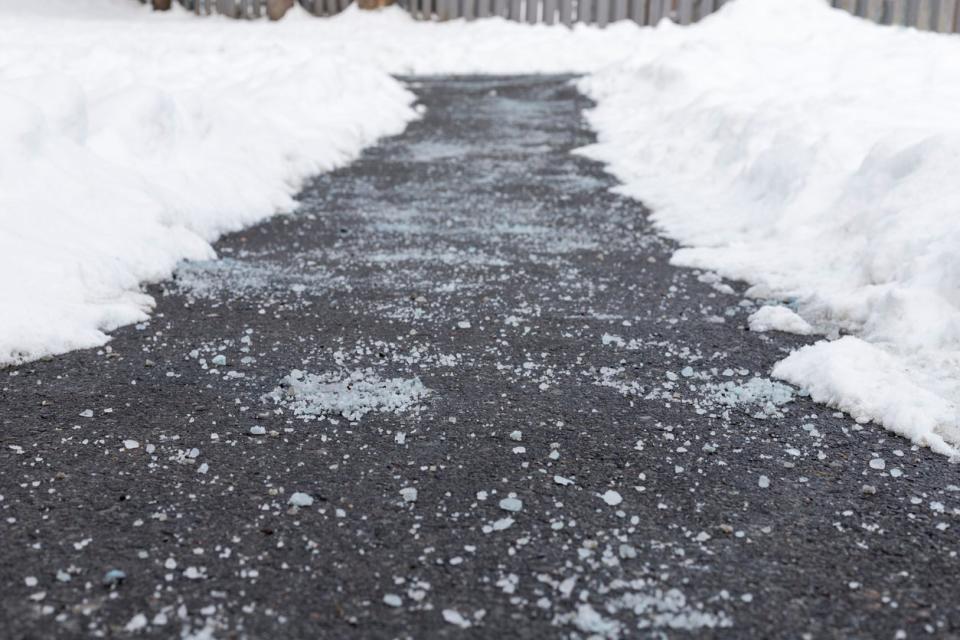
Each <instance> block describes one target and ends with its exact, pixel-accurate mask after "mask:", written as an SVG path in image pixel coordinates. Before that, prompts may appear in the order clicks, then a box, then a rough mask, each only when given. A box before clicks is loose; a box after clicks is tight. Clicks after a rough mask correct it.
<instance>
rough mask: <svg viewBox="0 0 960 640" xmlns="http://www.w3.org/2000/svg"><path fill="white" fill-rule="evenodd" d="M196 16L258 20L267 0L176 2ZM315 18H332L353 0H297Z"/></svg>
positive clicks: (179, 0)
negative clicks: (222, 16) (217, 15)
mask: <svg viewBox="0 0 960 640" xmlns="http://www.w3.org/2000/svg"><path fill="white" fill-rule="evenodd" d="M177 1H178V2H179V3H180V4H181V5H183V6H184V7H185V8H186V9H188V10H189V11H193V12H194V13H196V14H197V15H210V14H213V13H218V14H222V15H225V16H229V17H231V18H246V19H254V18H259V17H261V16H263V15H265V14H266V12H267V11H266V9H267V0H177ZM297 2H298V4H300V6H302V7H303V8H304V9H306V10H307V11H309V12H310V13H312V14H313V15H315V16H332V15H334V14H337V13H340V12H341V11H343V10H344V9H346V8H347V7H348V6H350V4H352V2H353V0H297Z"/></svg>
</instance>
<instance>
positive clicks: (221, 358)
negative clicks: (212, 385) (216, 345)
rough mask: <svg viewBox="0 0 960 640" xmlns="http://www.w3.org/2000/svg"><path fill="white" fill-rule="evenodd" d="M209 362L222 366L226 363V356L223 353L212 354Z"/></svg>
mask: <svg viewBox="0 0 960 640" xmlns="http://www.w3.org/2000/svg"><path fill="white" fill-rule="evenodd" d="M210 362H212V363H213V364H214V365H216V366H218V367H223V366H226V364H227V357H226V356H225V355H223V354H217V355H215V356H213V358H212V359H211V360H210Z"/></svg>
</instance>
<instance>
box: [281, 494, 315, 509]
mask: <svg viewBox="0 0 960 640" xmlns="http://www.w3.org/2000/svg"><path fill="white" fill-rule="evenodd" d="M287 502H289V503H290V504H292V505H293V506H295V507H309V506H310V505H312V504H313V496H311V495H310V494H307V493H301V492H300V491H297V492H296V493H294V494H293V495H292V496H290V499H289V500H288V501H287Z"/></svg>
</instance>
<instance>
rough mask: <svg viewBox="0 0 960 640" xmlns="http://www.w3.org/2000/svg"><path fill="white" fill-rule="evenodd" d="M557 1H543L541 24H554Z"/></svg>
mask: <svg viewBox="0 0 960 640" xmlns="http://www.w3.org/2000/svg"><path fill="white" fill-rule="evenodd" d="M556 22H557V0H543V23H544V24H556Z"/></svg>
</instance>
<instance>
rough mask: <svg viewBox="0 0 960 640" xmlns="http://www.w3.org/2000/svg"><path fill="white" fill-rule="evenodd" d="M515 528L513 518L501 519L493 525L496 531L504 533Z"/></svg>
mask: <svg viewBox="0 0 960 640" xmlns="http://www.w3.org/2000/svg"><path fill="white" fill-rule="evenodd" d="M512 526H513V518H501V519H499V520H497V521H496V522H494V523H493V530H494V531H503V530H504V529H509V528H510V527H512Z"/></svg>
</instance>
